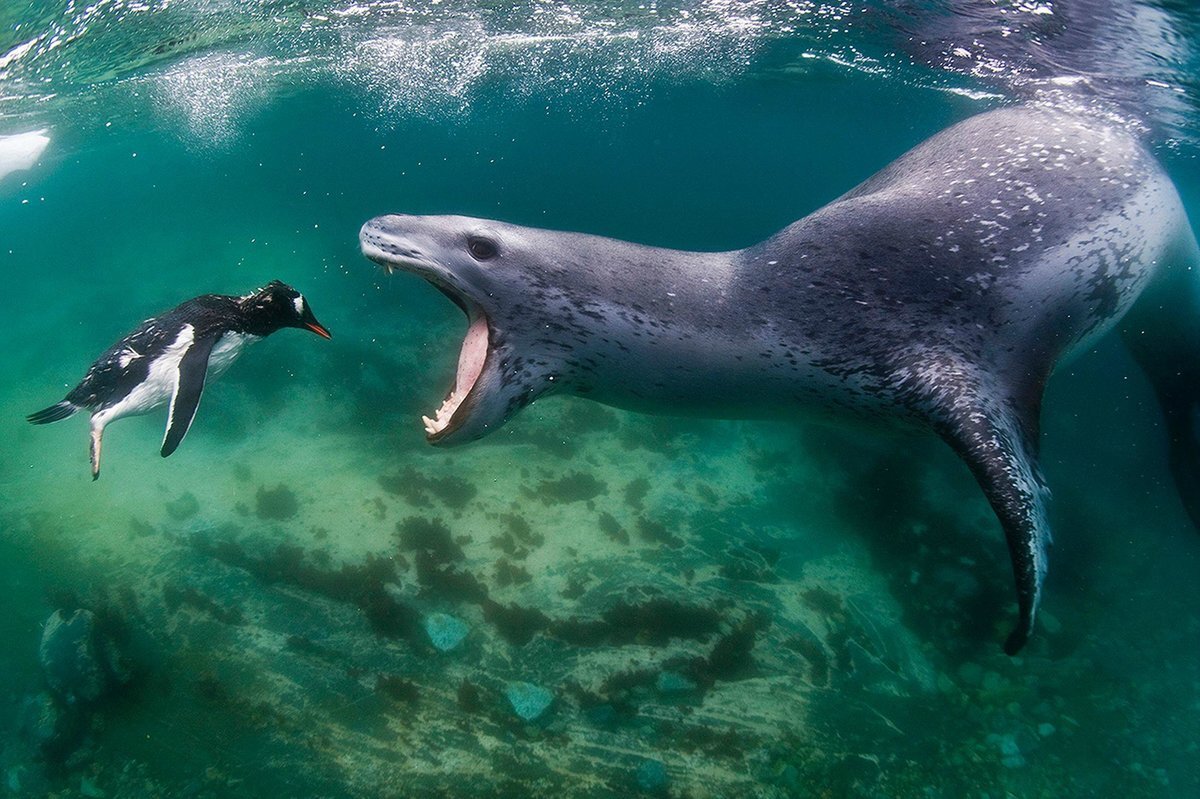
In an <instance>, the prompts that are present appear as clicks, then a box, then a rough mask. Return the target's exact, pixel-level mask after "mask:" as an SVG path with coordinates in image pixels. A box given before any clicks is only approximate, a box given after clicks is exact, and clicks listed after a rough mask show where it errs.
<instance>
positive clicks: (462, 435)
mask: <svg viewBox="0 0 1200 799" xmlns="http://www.w3.org/2000/svg"><path fill="white" fill-rule="evenodd" d="M419 220H420V218H419V217H401V216H384V217H377V218H375V219H372V220H370V221H368V222H367V223H366V224H365V225H363V227H362V231H361V232H360V233H359V242H360V244H361V246H362V252H363V255H365V256H366V257H367V258H369V259H370V260H372V261H374V262H375V263H377V264H379V265H380V266H382V267H383V268H384V269H385V270H386V271H387V273H388V274H392V273H393V272H397V271H403V272H410V273H412V274H415V275H418V276H419V277H422V278H424V279H425V280H426V281H428V282H429V283H430V284H432V285H433V286H434V287H435V288H437V289H438V290H439V291H441V292H442V293H443V294H445V295H446V296H447V297H449V298H450V299H451V300H452V301H453V302H454V304H455V305H457V306H458V307H459V308H461V309H462V311H463V313H464V314H466V316H467V320H468V327H467V334H466V336H465V337H464V339H463V343H462V347H461V349H460V350H459V354H458V368H457V369H456V371H455V378H454V385H453V386H451V388H450V390H449V391H448V392H447V394H446V398H445V399H444V400H443V401H442V404H441V406H440V407H439V408H438V409H437V410H436V411H435V412H434V413H433V415H432V416H422V417H421V421H422V423H423V424H424V426H425V437H426V440H427V441H429V443H431V444H439V445H451V444H455V443H460V442H463V441H468V440H471V439H473V438H478V437H479V436H480V435H483V434H484V432H486V431H487V430H488V429H489V428H490V427H491V425H490V424H489V423H488V420H487V419H483V418H475V417H483V416H486V415H487V414H486V412H483V411H482V408H483V406H485V405H488V404H489V403H486V402H484V399H485V395H486V394H487V393H488V387H489V386H492V385H494V384H495V383H496V382H497V380H496V379H495V375H492V374H485V372H487V371H488V366H489V362H490V361H491V360H492V352H493V346H492V343H493V341H494V340H495V335H494V331H493V330H492V325H491V320H490V319H489V318H488V314H487V313H486V312H485V310H484V308H483V305H482V303H481V302H480V301H479V300H478V299H477V298H476V297H475V292H474V291H473V290H472V289H471V288H470V287H469V286H468V284H467V282H466V281H465V280H463V279H462V277H461V276H460V275H459V274H457V273H456V272H455V271H454V270H453V268H452V266H453V264H448V263H445V262H444V261H446V260H447V259H446V258H445V255H446V253H445V247H444V245H441V244H440V243H439V242H437V241H435V240H426V239H429V237H428V236H422V235H420V233H419V230H418V228H419V227H420V226H419V225H418V224H417V223H418V221H419ZM405 222H408V224H405ZM410 229H411V230H412V231H413V232H412V233H411V234H410V233H408V231H409V230H410Z"/></svg>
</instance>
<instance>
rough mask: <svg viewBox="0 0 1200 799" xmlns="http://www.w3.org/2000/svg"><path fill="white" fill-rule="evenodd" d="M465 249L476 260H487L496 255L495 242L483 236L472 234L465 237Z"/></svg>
mask: <svg viewBox="0 0 1200 799" xmlns="http://www.w3.org/2000/svg"><path fill="white" fill-rule="evenodd" d="M467 250H468V251H470V253H471V256H472V257H473V258H475V260H477V261H487V260H490V259H492V258H495V257H496V253H497V250H496V242H494V241H492V240H491V239H485V238H484V237H483V236H472V237H471V238H469V239H467Z"/></svg>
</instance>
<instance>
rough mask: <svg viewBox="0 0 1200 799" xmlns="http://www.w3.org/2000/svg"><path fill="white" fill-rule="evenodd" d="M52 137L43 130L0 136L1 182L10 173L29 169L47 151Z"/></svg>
mask: <svg viewBox="0 0 1200 799" xmlns="http://www.w3.org/2000/svg"><path fill="white" fill-rule="evenodd" d="M48 144H50V137H49V136H47V135H46V131H45V130H44V129H43V130H31V131H29V132H28V133H17V134H15V135H13V136H0V180H4V178H6V177H8V175H9V173H10V172H19V171H20V170H22V169H29V168H30V167H32V166H33V165H34V164H36V163H37V160H38V159H39V158H41V157H42V153H43V152H45V151H46V146H47V145H48Z"/></svg>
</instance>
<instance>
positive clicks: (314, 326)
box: [304, 322, 333, 338]
mask: <svg viewBox="0 0 1200 799" xmlns="http://www.w3.org/2000/svg"><path fill="white" fill-rule="evenodd" d="M304 326H305V327H307V328H308V329H309V330H311V331H312V332H314V333H316V334H317V335H318V336H320V337H321V338H333V335H332V334H331V333H330V332H329V331H328V330H326V329H325V328H324V327H323V326H322V325H321V323H320V322H305V323H304Z"/></svg>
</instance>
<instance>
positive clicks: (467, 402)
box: [421, 306, 491, 444]
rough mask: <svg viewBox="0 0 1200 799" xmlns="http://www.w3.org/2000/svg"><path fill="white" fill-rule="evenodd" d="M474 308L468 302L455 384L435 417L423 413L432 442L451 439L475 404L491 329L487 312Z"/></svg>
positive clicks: (429, 440) (446, 441) (445, 441)
mask: <svg viewBox="0 0 1200 799" xmlns="http://www.w3.org/2000/svg"><path fill="white" fill-rule="evenodd" d="M471 310H472V309H470V307H469V306H468V313H467V316H468V318H469V319H470V320H471V324H470V326H469V327H468V328H467V335H466V337H465V338H464V339H463V343H462V349H461V350H460V351H459V353H458V369H457V371H456V373H455V376H454V386H453V387H452V388H451V389H450V393H448V394H447V395H446V399H445V400H443V401H442V405H441V407H440V408H438V409H437V411H436V412H435V413H434V415H433V416H432V417H429V416H422V417H421V421H422V422H423V423H424V424H425V438H426V440H427V441H428V442H429V443H430V444H449V443H451V442H450V441H449V440H447V439H449V438H450V437H451V436H452V435H453V433H454V432H455V431H456V430H459V429H460V428H461V427H462V426H463V424H464V423H465V422H466V420H467V418H468V417H469V416H470V414H471V409H472V407H474V405H475V404H476V403H475V401H476V399H477V396H476V394H477V392H476V387H477V385H478V383H479V378H480V375H482V374H483V368H484V366H486V365H487V358H488V353H489V352H490V350H491V348H490V346H489V342H490V340H491V333H490V330H489V328H488V320H487V316H485V315H484V314H483V312H482V311H476V313H474V314H472V313H471Z"/></svg>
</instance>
